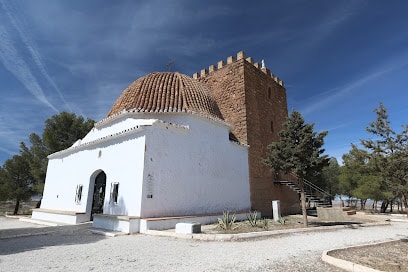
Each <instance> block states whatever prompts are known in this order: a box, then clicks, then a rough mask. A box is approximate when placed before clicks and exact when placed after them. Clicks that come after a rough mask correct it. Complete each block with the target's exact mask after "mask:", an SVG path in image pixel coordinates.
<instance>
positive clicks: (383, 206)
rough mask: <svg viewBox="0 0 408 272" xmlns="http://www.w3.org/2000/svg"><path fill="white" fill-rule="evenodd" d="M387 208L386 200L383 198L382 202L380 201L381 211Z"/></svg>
mask: <svg viewBox="0 0 408 272" xmlns="http://www.w3.org/2000/svg"><path fill="white" fill-rule="evenodd" d="M387 208H388V200H387V199H386V200H383V202H382V203H381V210H380V212H381V213H385V212H386V211H387Z"/></svg>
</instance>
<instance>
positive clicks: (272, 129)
mask: <svg viewBox="0 0 408 272" xmlns="http://www.w3.org/2000/svg"><path fill="white" fill-rule="evenodd" d="M273 131H274V128H273V121H271V132H273Z"/></svg>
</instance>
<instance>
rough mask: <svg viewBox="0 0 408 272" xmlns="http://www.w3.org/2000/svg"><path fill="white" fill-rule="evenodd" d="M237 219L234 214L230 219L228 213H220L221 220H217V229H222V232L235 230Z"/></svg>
mask: <svg viewBox="0 0 408 272" xmlns="http://www.w3.org/2000/svg"><path fill="white" fill-rule="evenodd" d="M236 219H237V217H236V215H235V213H234V214H232V215H231V218H230V212H229V211H224V212H223V213H222V218H218V225H217V228H220V229H223V230H233V229H236V228H237V227H235V226H234V223H235V220H236Z"/></svg>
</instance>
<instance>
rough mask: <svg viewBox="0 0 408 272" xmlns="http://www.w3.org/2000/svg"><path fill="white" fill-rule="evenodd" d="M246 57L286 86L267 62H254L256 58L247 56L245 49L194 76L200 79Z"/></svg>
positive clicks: (246, 59) (281, 84)
mask: <svg viewBox="0 0 408 272" xmlns="http://www.w3.org/2000/svg"><path fill="white" fill-rule="evenodd" d="M242 59H244V60H245V61H247V62H249V63H251V64H252V65H253V66H255V67H256V68H257V69H259V70H261V71H262V72H263V73H265V74H266V75H268V76H269V77H271V78H272V79H273V80H274V81H275V82H276V83H277V84H279V85H280V86H284V83H283V81H282V80H280V79H279V78H278V77H277V76H275V75H274V74H273V73H271V71H270V70H269V69H268V68H266V66H265V63H264V62H263V60H262V64H259V63H258V62H255V63H254V60H253V59H252V57H247V58H246V57H245V52H244V51H240V52H238V53H237V57H236V58H235V57H234V56H229V57H228V58H227V62H225V61H224V60H220V61H218V62H217V66H215V65H213V64H212V65H210V66H208V69H202V70H201V71H200V73H194V74H193V78H194V79H199V78H202V77H206V76H208V75H210V74H211V73H214V72H216V71H217V70H219V69H221V68H223V67H225V66H227V65H229V64H231V63H234V62H236V61H238V60H242Z"/></svg>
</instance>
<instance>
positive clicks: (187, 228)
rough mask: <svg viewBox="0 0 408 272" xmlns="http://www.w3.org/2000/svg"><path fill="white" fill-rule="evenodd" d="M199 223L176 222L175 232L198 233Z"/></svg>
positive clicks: (199, 230) (199, 229)
mask: <svg viewBox="0 0 408 272" xmlns="http://www.w3.org/2000/svg"><path fill="white" fill-rule="evenodd" d="M200 232H201V224H200V223H196V222H194V223H177V224H176V233H200Z"/></svg>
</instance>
